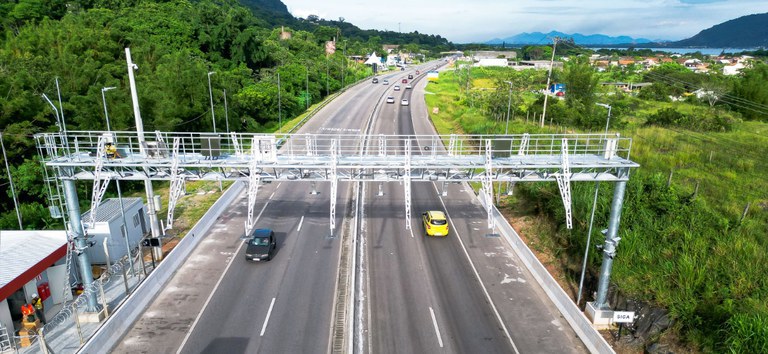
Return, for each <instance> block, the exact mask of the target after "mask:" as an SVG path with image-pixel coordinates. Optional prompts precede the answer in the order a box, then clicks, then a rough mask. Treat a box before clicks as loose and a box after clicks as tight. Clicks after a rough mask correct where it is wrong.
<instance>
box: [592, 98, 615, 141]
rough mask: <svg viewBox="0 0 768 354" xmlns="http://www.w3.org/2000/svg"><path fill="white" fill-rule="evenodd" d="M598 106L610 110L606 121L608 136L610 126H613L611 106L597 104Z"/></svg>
mask: <svg viewBox="0 0 768 354" xmlns="http://www.w3.org/2000/svg"><path fill="white" fill-rule="evenodd" d="M595 104H596V105H598V106H600V107H604V108H608V119H606V120H605V134H608V126H609V125H610V124H611V106H610V105H607V104H605V103H595Z"/></svg>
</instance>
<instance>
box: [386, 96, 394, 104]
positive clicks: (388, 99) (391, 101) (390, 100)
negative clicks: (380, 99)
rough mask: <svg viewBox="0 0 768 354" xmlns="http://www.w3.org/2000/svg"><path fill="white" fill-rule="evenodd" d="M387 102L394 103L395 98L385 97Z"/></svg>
mask: <svg viewBox="0 0 768 354" xmlns="http://www.w3.org/2000/svg"><path fill="white" fill-rule="evenodd" d="M387 103H395V98H394V97H392V96H389V97H387Z"/></svg>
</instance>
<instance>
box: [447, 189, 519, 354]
mask: <svg viewBox="0 0 768 354" xmlns="http://www.w3.org/2000/svg"><path fill="white" fill-rule="evenodd" d="M432 187H434V188H435V192H437V198H438V199H440V204H442V205H443V210H445V213H446V214H448V208H447V207H446V206H445V201H444V200H443V197H442V196H440V191H439V190H438V189H437V185H436V184H434V183H432ZM448 221H449V222H450V223H451V227H452V228H453V230H454V233H455V234H456V238H457V239H458V240H459V244H460V245H461V248H462V250H464V255H466V256H467V261H469V265H470V266H471V267H472V271H473V272H474V273H475V277H476V278H477V281H478V282H479V283H480V288H482V289H483V293H484V294H485V298H486V300H488V303H489V304H490V305H491V309H493V313H494V314H495V315H496V320H498V321H499V324H501V328H502V329H504V334H506V335H507V339H509V343H510V344H512V349H514V350H515V353H517V354H520V351H519V350H517V346H516V345H515V342H514V341H513V340H512V336H511V335H510V334H509V330H508V329H507V325H506V324H504V320H503V319H502V318H501V314H500V313H499V310H498V309H497V308H496V304H494V303H493V299H491V294H490V293H488V289H487V288H486V287H485V284H484V283H483V279H482V278H480V273H479V272H478V271H477V267H475V262H473V261H472V258H471V257H470V256H469V251H467V246H465V245H464V241H462V240H461V237H460V236H459V232H458V229H457V228H456V225H454V223H453V219H451V218H450V217H448Z"/></svg>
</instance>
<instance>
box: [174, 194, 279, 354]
mask: <svg viewBox="0 0 768 354" xmlns="http://www.w3.org/2000/svg"><path fill="white" fill-rule="evenodd" d="M267 205H269V202H266V203H264V207H263V208H261V211H260V212H259V215H256V221H258V220H259V219H260V218H261V214H263V213H264V210H266V209H267ZM245 244H246V242H240V246H237V249H236V250H235V253H234V254H235V255H237V254H239V253H240V249H242V248H243V245H245ZM235 258H237V257H231V258H230V259H229V264H227V267H226V268H224V272H223V273H221V276H220V277H219V280H218V281H217V282H216V285H214V286H213V290H212V291H211V293H210V294H208V298H207V299H205V303H204V304H203V307H202V308H201V309H200V312H198V314H197V317H195V321H194V322H192V325H191V326H190V327H189V332H187V334H186V335H184V340H182V341H181V345H180V346H179V349H178V350H177V351H176V354H179V353H181V350H182V349H184V346H185V345H186V344H187V341H188V340H189V336H191V335H192V332H193V331H194V330H195V326H197V323H198V322H200V318H201V317H203V313H204V312H205V309H206V308H207V307H208V303H210V302H211V299H213V294H215V293H216V290H218V289H219V285H221V281H222V280H224V276H225V275H227V272H228V271H229V267H231V266H232V263H235V262H234V261H235Z"/></svg>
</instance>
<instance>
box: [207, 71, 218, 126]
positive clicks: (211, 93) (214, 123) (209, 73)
mask: <svg viewBox="0 0 768 354" xmlns="http://www.w3.org/2000/svg"><path fill="white" fill-rule="evenodd" d="M215 73H216V72H215V71H209V72H208V96H209V97H210V98H211V121H213V132H214V133H215V132H216V114H215V113H214V112H213V91H212V90H211V75H213V74H215Z"/></svg>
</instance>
